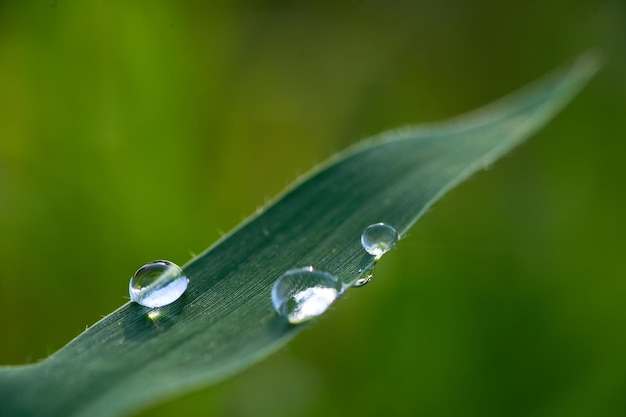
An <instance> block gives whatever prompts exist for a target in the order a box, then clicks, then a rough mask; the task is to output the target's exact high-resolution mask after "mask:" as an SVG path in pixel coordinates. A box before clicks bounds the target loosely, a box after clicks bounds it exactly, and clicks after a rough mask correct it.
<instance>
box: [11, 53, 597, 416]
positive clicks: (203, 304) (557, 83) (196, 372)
mask: <svg viewBox="0 0 626 417" xmlns="http://www.w3.org/2000/svg"><path fill="white" fill-rule="evenodd" d="M596 68H597V60H596V59H594V58H592V57H589V56H585V57H582V58H580V59H579V60H578V62H577V63H576V64H575V65H573V66H572V67H571V68H569V70H567V71H565V72H559V73H555V74H552V75H549V76H547V77H546V78H544V79H542V80H540V81H539V82H537V83H535V84H533V85H531V86H530V87H527V88H526V89H524V90H522V91H520V92H518V93H515V94H514V95H511V96H509V97H507V98H505V99H502V100H500V101H498V102H496V103H494V104H492V105H490V106H487V107H485V108H484V109H482V110H480V111H477V112H474V113H471V114H468V115H466V116H463V117H460V118H457V119H454V120H451V121H449V122H444V123H439V124H431V125H426V126H423V127H415V128H405V129H401V130H397V131H394V132H389V133H385V134H382V135H379V136H378V137H376V138H373V139H371V140H368V141H365V142H363V143H361V144H358V145H356V146H354V147H353V148H351V149H349V150H347V151H346V152H344V153H341V154H339V155H338V156H337V157H335V158H333V159H332V160H331V161H329V162H328V163H326V164H324V165H323V166H320V167H318V168H317V169H316V170H315V171H314V172H313V174H311V175H310V176H308V177H306V178H303V179H301V180H300V181H299V182H298V183H297V184H296V185H294V186H293V187H291V188H290V189H289V190H288V191H287V192H285V193H284V194H282V195H281V196H280V197H279V198H277V199H276V200H275V201H274V202H273V203H272V204H270V205H269V206H268V207H267V208H265V209H264V210H263V211H262V212H260V213H257V214H256V215H255V216H253V217H251V218H250V219H248V220H247V221H246V222H244V223H243V224H242V225H241V226H239V227H238V228H237V229H235V230H234V231H233V232H231V233H230V234H229V235H227V236H225V237H224V238H222V239H221V240H220V241H219V242H217V243H216V244H215V245H213V246H212V247H211V248H209V250H207V251H206V252H204V253H203V254H201V255H200V256H198V257H196V258H195V259H193V260H192V261H191V262H190V263H188V264H187V265H186V266H184V270H185V272H186V274H187V276H188V277H189V279H190V284H189V288H188V290H187V292H186V293H185V294H184V295H183V297H182V298H181V299H180V300H178V301H176V302H175V303H173V304H171V305H169V306H166V307H163V308H160V309H158V313H159V315H158V317H153V318H150V317H148V312H149V311H150V310H149V309H147V308H144V307H141V306H139V305H137V304H134V303H127V304H125V305H124V306H122V307H121V308H120V309H118V310H116V311H115V312H113V313H111V314H110V315H109V316H107V317H106V318H104V319H103V320H101V321H99V322H98V323H96V324H95V325H94V326H93V327H92V328H90V329H88V330H87V331H85V332H84V333H83V334H81V335H80V336H78V337H77V338H76V339H74V340H73V341H72V342H70V343H69V344H68V345H67V346H65V347H64V348H63V349H61V350H60V351H58V352H57V353H55V354H54V355H52V356H50V357H49V358H47V359H46V360H44V361H42V362H40V363H38V364H35V365H28V366H22V367H5V368H0V404H2V405H1V406H0V407H2V409H1V411H2V412H3V415H4V413H7V414H8V415H15V416H21V415H24V416H26V415H41V416H101V417H109V416H119V415H124V414H127V413H129V412H132V411H135V410H137V409H139V408H141V407H145V406H146V405H149V404H152V403H155V402H158V401H161V400H162V399H163V398H168V397H171V396H174V395H176V394H177V393H180V392H184V391H186V390H189V389H191V388H194V387H198V386H204V385H208V384H211V383H214V382H216V381H219V380H221V379H224V378H225V377H227V376H229V375H231V374H233V373H235V372H237V371H238V370H240V369H242V368H245V367H246V366H249V365H250V364H252V363H254V362H256V361H258V360H260V359H262V358H263V357H265V356H267V355H269V354H270V353H272V352H273V351H275V350H276V349H278V348H279V347H280V346H282V345H283V344H284V343H286V342H287V341H288V340H289V339H290V338H291V337H293V336H294V335H295V334H296V333H297V332H298V331H299V330H301V329H302V328H303V327H304V326H306V324H303V325H297V326H294V325H290V324H288V323H287V322H286V320H284V319H283V318H281V317H278V316H277V315H276V313H275V312H274V310H273V309H272V305H271V300H270V288H271V285H272V283H273V282H274V280H275V279H276V278H277V277H278V276H280V275H281V274H282V273H284V272H285V271H287V270H289V269H292V268H297V267H303V266H308V265H312V266H314V267H315V268H318V269H321V270H324V271H328V272H330V273H332V274H334V275H336V276H337V277H338V278H339V279H341V280H342V281H343V282H344V283H346V284H352V283H354V282H355V281H356V280H357V279H358V278H359V276H360V274H361V271H363V270H366V269H368V268H370V267H371V266H372V265H373V263H374V257H373V256H371V255H369V254H367V253H366V252H365V251H364V250H363V249H362V247H361V244H360V240H359V238H360V234H361V232H362V231H363V229H364V228H365V227H366V226H367V225H369V224H371V223H378V222H385V223H388V224H390V225H392V226H394V227H395V228H396V229H397V230H398V232H399V233H400V235H401V236H402V235H404V234H405V232H406V231H407V230H408V228H409V227H410V226H411V225H412V224H413V223H414V222H415V221H416V220H417V218H418V217H419V216H420V215H421V214H423V213H424V212H425V210H427V208H428V207H429V206H430V205H432V204H433V203H434V202H435V201H436V200H437V199H438V198H439V197H440V196H441V195H442V194H443V193H445V192H446V191H447V190H449V189H450V188H451V187H453V186H455V185H456V184H458V183H459V182H461V181H462V180H463V179H465V178H467V177H468V176H469V175H471V174H472V173H474V172H476V171H477V170H480V169H481V168H483V167H484V166H485V165H488V164H490V163H492V162H493V161H495V160H496V159H497V158H498V157H500V156H502V155H503V154H504V153H506V152H508V151H510V150H511V149H512V148H513V147H514V146H516V145H517V144H519V143H520V142H522V141H523V140H524V139H526V138H527V137H528V136H529V135H531V134H532V133H534V132H535V131H536V130H537V129H539V128H540V127H541V126H542V125H544V124H545V123H546V122H547V121H548V120H549V119H550V118H551V117H552V116H553V115H554V114H555V113H556V112H557V111H558V110H560V108H561V107H562V106H563V105H565V103H567V101H569V100H570V99H571V97H573V95H574V94H575V93H577V92H578V91H579V90H580V89H581V88H582V87H583V86H584V84H585V83H586V82H587V80H588V79H589V78H590V77H591V76H592V75H593V73H594V72H595V70H596Z"/></svg>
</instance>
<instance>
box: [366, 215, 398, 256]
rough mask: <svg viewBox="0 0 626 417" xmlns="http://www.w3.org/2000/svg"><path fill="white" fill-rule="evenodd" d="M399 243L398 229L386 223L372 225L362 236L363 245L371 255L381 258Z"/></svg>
mask: <svg viewBox="0 0 626 417" xmlns="http://www.w3.org/2000/svg"><path fill="white" fill-rule="evenodd" d="M397 241H398V232H396V229H394V228H393V227H391V226H389V225H388V224H385V223H376V224H370V225H369V226H367V228H365V230H364V231H363V234H362V235H361V245H363V249H365V250H366V251H367V253H369V254H370V255H374V256H376V257H377V258H380V257H381V256H382V255H384V254H385V253H387V251H389V249H391V248H393V247H394V246H395V244H396V242H397Z"/></svg>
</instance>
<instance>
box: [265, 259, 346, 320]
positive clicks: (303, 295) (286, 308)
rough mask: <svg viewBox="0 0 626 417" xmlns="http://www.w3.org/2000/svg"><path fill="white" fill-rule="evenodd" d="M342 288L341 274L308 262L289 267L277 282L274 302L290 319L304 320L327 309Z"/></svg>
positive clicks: (276, 307)
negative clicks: (304, 265) (319, 268)
mask: <svg viewBox="0 0 626 417" xmlns="http://www.w3.org/2000/svg"><path fill="white" fill-rule="evenodd" d="M342 292H343V284H342V283H341V281H339V280H338V279H337V277H335V276H334V275H331V274H329V273H328V272H324V271H319V270H316V269H313V267H312V266H308V267H306V268H299V269H292V270H289V271H287V272H285V273H284V274H283V275H281V276H280V277H279V278H278V279H277V280H276V281H275V282H274V285H273V286H272V304H273V305H274V310H276V312H277V313H278V314H280V315H281V316H284V317H286V318H287V320H289V322H290V323H293V324H296V323H302V322H305V321H307V320H311V319H312V318H314V317H317V316H319V315H320V314H322V313H323V312H324V311H326V309H327V308H328V307H329V306H330V305H331V304H332V303H333V302H334V301H335V300H336V299H337V297H339V296H340V295H341V293H342Z"/></svg>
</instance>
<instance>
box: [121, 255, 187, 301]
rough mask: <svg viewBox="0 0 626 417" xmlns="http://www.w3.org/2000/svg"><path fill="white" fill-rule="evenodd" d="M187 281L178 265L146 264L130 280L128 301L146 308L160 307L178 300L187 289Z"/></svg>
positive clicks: (165, 263)
mask: <svg viewBox="0 0 626 417" xmlns="http://www.w3.org/2000/svg"><path fill="white" fill-rule="evenodd" d="M188 283H189V279H187V277H186V276H185V274H184V273H183V270H182V269H180V267H179V266H178V265H176V264H175V263H173V262H170V261H153V262H148V263H147V264H145V265H143V266H142V267H141V268H139V269H138V270H137V271H136V272H135V274H134V275H133V276H132V278H131V279H130V284H129V285H128V291H129V293H130V299H131V300H132V301H134V302H136V303H138V304H141V305H142V306H146V307H162V306H165V305H168V304H170V303H173V302H174V301H176V300H178V299H179V298H180V296H181V295H183V293H184V292H185V290H186V289H187V284H188Z"/></svg>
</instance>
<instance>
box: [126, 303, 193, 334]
mask: <svg viewBox="0 0 626 417" xmlns="http://www.w3.org/2000/svg"><path fill="white" fill-rule="evenodd" d="M186 298H187V297H185V294H183V295H182V296H181V297H180V298H179V299H178V300H176V301H175V302H173V303H172V304H169V305H167V306H163V307H158V308H149V307H144V306H141V305H139V304H137V303H131V304H130V305H129V309H128V314H127V315H126V316H124V318H123V319H122V327H123V329H124V339H125V340H127V341H133V342H135V341H142V340H149V339H152V338H153V337H155V336H158V335H159V333H161V332H163V331H165V330H167V329H169V328H171V327H173V326H174V325H175V324H176V323H178V322H179V321H180V320H179V317H180V315H181V313H182V312H183V310H184V306H185V299H186Z"/></svg>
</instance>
